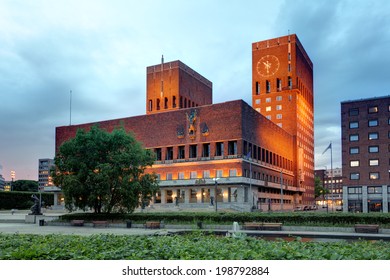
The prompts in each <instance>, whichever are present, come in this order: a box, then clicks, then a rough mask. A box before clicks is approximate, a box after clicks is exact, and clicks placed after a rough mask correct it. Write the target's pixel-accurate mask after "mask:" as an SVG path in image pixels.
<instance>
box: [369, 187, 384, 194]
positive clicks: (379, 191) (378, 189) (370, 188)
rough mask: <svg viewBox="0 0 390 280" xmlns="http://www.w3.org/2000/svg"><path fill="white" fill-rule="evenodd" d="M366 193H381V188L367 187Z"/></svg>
mask: <svg viewBox="0 0 390 280" xmlns="http://www.w3.org/2000/svg"><path fill="white" fill-rule="evenodd" d="M367 193H380V194H381V193H382V187H380V186H375V187H367Z"/></svg>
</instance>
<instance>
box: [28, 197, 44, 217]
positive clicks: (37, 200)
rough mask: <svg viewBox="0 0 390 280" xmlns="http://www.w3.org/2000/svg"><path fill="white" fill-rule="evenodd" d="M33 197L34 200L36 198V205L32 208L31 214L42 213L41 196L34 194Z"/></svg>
mask: <svg viewBox="0 0 390 280" xmlns="http://www.w3.org/2000/svg"><path fill="white" fill-rule="evenodd" d="M31 198H32V200H34V205H33V206H32V207H31V209H30V210H31V213H30V215H42V213H41V204H40V201H39V198H38V197H37V196H36V195H35V194H33V195H32V196H31Z"/></svg>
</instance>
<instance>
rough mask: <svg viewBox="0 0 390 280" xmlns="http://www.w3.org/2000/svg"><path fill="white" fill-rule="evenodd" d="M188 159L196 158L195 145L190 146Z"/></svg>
mask: <svg viewBox="0 0 390 280" xmlns="http://www.w3.org/2000/svg"><path fill="white" fill-rule="evenodd" d="M189 148H190V158H197V157H198V155H197V145H196V144H195V145H190V147H189Z"/></svg>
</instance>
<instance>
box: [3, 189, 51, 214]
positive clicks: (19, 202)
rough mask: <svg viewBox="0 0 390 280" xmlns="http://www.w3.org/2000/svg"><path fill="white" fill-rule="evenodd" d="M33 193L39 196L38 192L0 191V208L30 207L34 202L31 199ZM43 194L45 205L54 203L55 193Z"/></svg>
mask: <svg viewBox="0 0 390 280" xmlns="http://www.w3.org/2000/svg"><path fill="white" fill-rule="evenodd" d="M33 194H35V195H36V196H37V197H39V193H37V192H0V209H5V210H8V209H30V208H31V206H33V204H34V202H33V200H32V199H31V196H32V195H33ZM41 195H42V202H44V203H45V204H44V205H53V203H54V194H52V193H41Z"/></svg>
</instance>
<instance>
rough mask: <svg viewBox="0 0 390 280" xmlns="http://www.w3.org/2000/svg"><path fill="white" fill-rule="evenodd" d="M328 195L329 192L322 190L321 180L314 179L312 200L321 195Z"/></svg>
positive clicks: (325, 189)
mask: <svg viewBox="0 0 390 280" xmlns="http://www.w3.org/2000/svg"><path fill="white" fill-rule="evenodd" d="M327 193H329V190H328V189H327V188H324V186H323V185H322V182H321V178H319V177H315V178H314V198H317V197H320V196H321V195H322V196H324V195H325V194H327Z"/></svg>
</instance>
